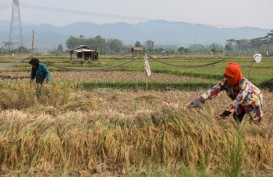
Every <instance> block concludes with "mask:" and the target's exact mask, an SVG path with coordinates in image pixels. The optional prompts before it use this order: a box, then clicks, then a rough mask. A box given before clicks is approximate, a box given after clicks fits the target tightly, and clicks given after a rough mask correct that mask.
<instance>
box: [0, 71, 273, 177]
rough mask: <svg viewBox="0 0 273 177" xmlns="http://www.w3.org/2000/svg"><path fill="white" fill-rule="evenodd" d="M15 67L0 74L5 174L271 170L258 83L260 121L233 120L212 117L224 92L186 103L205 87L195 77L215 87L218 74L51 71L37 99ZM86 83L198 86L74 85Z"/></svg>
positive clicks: (267, 95)
mask: <svg viewBox="0 0 273 177" xmlns="http://www.w3.org/2000/svg"><path fill="white" fill-rule="evenodd" d="M17 69H18V68H16V69H15V71H10V70H9V71H2V72H0V78H1V80H0V96H1V99H0V110H1V113H0V122H1V124H0V130H1V131H0V149H1V152H0V167H1V168H0V175H2V176H16V175H23V176H270V175H273V172H272V171H271V170H272V168H273V160H272V155H273V142H272V141H273V139H272V131H273V129H272V128H273V124H272V115H273V112H272V110H271V105H272V104H273V101H272V100H273V95H272V92H271V91H270V89H267V88H264V89H262V90H263V93H264V102H265V105H264V112H265V115H264V119H263V125H262V126H261V127H257V126H253V125H250V124H249V122H248V120H249V119H248V117H247V116H246V117H245V122H243V123H242V124H239V125H238V124H237V123H236V122H234V120H233V118H232V117H228V118H227V119H225V120H216V119H215V117H216V115H218V114H220V113H221V112H222V111H223V109H224V108H225V105H226V104H227V103H228V102H229V98H227V96H226V95H225V94H224V93H221V94H220V95H219V96H218V97H217V98H215V99H214V100H209V101H207V102H206V103H205V104H204V105H203V107H202V108H200V109H194V110H189V109H186V108H185V105H186V104H187V103H189V102H190V101H191V100H193V99H194V98H196V97H197V96H198V95H199V94H201V93H202V92H204V91H206V89H207V88H208V87H205V88H204V87H197V86H198V85H199V84H201V83H210V84H212V85H213V84H215V83H216V82H217V79H218V78H217V77H216V78H211V79H209V78H205V77H193V76H190V75H182V74H174V73H171V72H169V73H162V72H158V73H152V76H151V77H149V78H147V77H146V76H145V74H144V72H143V71H137V70H127V71H124V70H122V71H120V70H114V71H113V70H111V71H81V72H80V71H57V70H55V71H54V70H53V71H52V72H51V78H52V81H53V82H52V84H51V88H50V90H51V92H50V95H49V96H46V95H42V96H41V97H39V98H37V97H36V96H35V85H33V84H29V79H28V76H29V72H28V71H20V72H19V71H17ZM20 70H21V69H20ZM254 71H255V69H254ZM214 74H215V73H214ZM216 74H217V73H216ZM219 74H220V72H219ZM267 77H268V76H267ZM256 78H259V76H256ZM83 82H84V83H89V84H91V85H96V84H99V83H102V82H103V83H112V84H113V83H115V84H117V85H118V84H120V83H123V82H126V83H127V84H129V83H135V82H139V83H142V82H143V83H146V84H147V87H149V85H152V84H154V83H165V85H164V87H163V88H165V86H172V85H170V84H174V83H180V84H181V85H183V84H184V83H193V84H195V86H196V87H197V88H195V89H183V87H169V88H170V89H160V90H154V89H147V87H144V88H143V89H136V88H135V87H132V88H130V87H129V88H128V87H126V88H109V87H106V86H104V87H92V89H87V88H85V87H81V86H78V85H79V83H83ZM207 86H210V85H207Z"/></svg>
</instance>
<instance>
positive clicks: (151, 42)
mask: <svg viewBox="0 0 273 177" xmlns="http://www.w3.org/2000/svg"><path fill="white" fill-rule="evenodd" d="M154 44H155V42H154V41H151V40H148V41H146V42H145V47H146V48H148V49H153V48H154Z"/></svg>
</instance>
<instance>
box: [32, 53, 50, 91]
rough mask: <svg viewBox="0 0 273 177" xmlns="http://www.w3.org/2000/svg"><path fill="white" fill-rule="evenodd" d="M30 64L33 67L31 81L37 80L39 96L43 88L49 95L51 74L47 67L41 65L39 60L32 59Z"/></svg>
mask: <svg viewBox="0 0 273 177" xmlns="http://www.w3.org/2000/svg"><path fill="white" fill-rule="evenodd" d="M29 64H30V65H31V66H32V68H31V77H30V81H31V82H32V81H33V80H34V79H36V84H37V95H39V96H40V95H41V92H42V88H45V92H46V93H47V94H48V93H49V90H48V87H47V85H48V84H49V83H50V74H49V71H48V69H47V66H46V65H45V64H43V63H40V61H39V59H38V58H32V59H31V60H30V61H29Z"/></svg>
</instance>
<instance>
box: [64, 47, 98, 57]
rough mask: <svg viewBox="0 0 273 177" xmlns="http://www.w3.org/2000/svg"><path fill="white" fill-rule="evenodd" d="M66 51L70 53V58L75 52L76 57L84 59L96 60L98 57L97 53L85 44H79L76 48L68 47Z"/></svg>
mask: <svg viewBox="0 0 273 177" xmlns="http://www.w3.org/2000/svg"><path fill="white" fill-rule="evenodd" d="M68 52H69V53H70V59H71V60H72V58H73V54H74V53H76V56H77V59H79V58H80V59H84V60H89V59H92V60H97V59H99V53H98V52H97V51H95V50H92V49H90V48H88V47H87V46H86V45H80V46H78V47H76V48H73V49H69V50H68Z"/></svg>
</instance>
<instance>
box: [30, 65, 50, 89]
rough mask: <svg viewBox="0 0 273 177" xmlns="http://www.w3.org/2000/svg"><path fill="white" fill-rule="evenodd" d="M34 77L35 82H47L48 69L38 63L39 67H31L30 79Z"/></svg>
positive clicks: (48, 79) (48, 76)
mask: <svg viewBox="0 0 273 177" xmlns="http://www.w3.org/2000/svg"><path fill="white" fill-rule="evenodd" d="M35 78H36V83H40V84H42V83H43V82H46V83H48V82H49V81H50V75H49V71H48V69H47V67H46V65H45V64H43V63H39V67H38V68H37V69H36V68H32V69H31V80H33V79H35Z"/></svg>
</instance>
